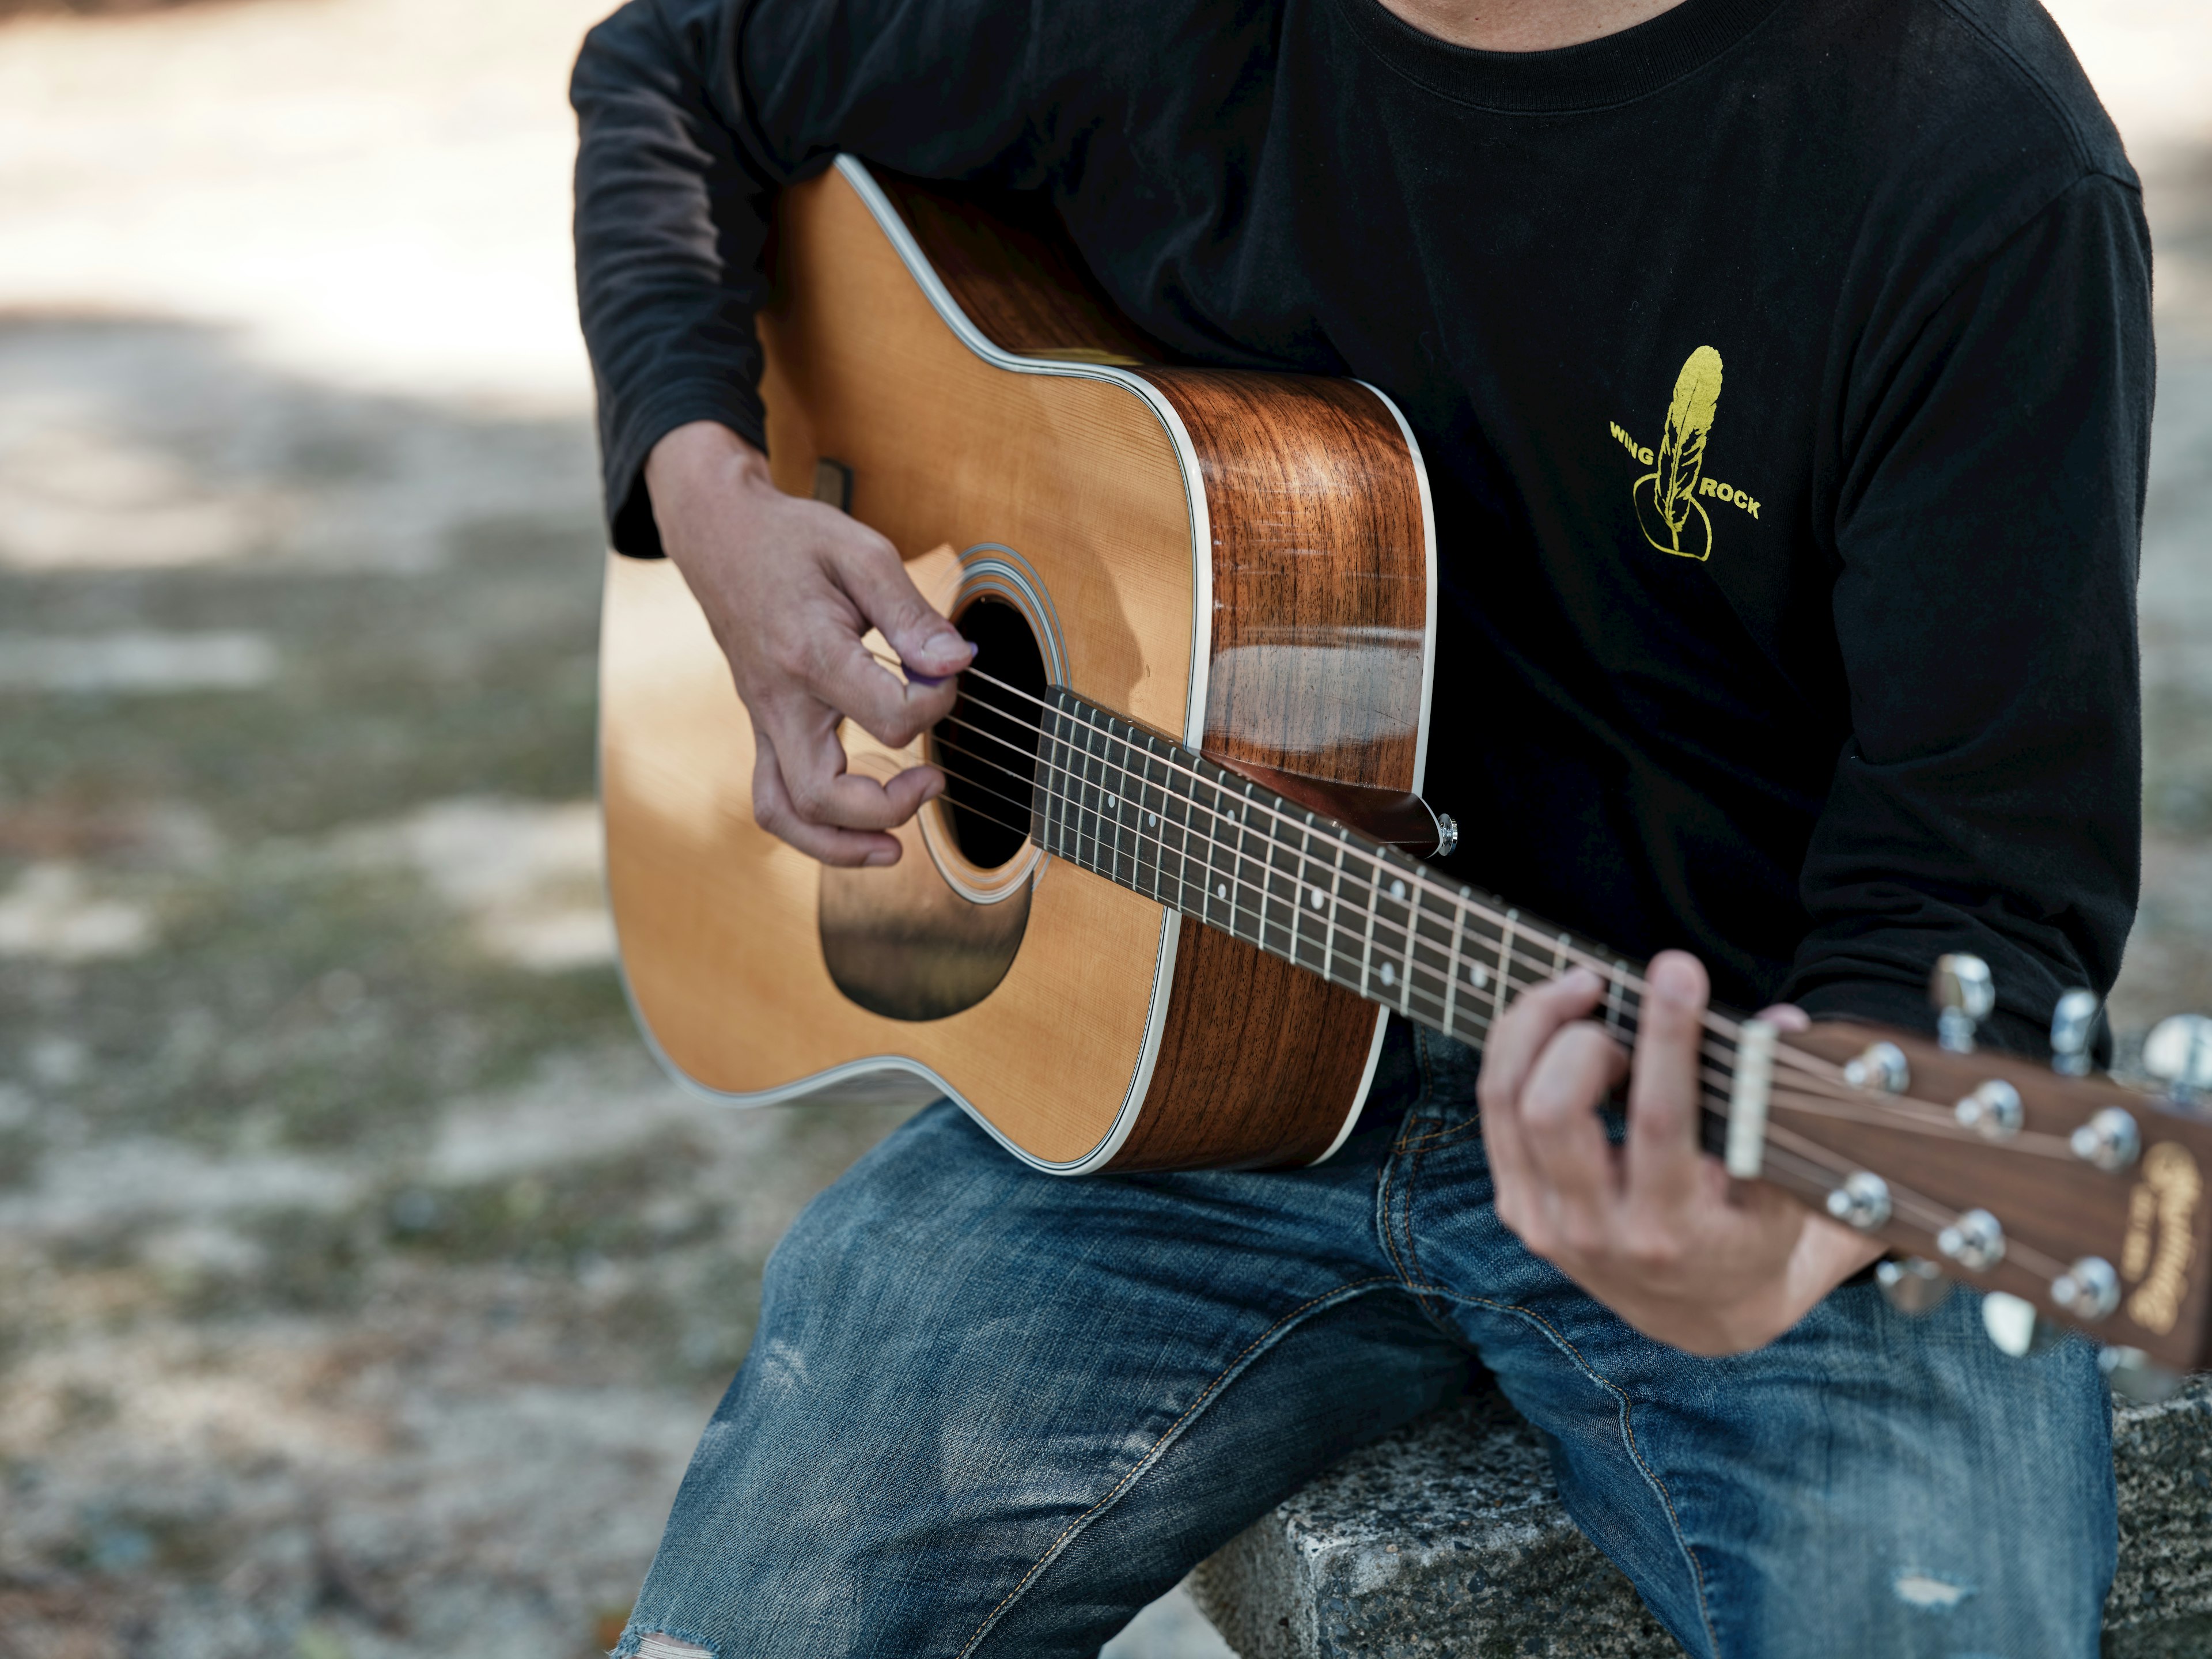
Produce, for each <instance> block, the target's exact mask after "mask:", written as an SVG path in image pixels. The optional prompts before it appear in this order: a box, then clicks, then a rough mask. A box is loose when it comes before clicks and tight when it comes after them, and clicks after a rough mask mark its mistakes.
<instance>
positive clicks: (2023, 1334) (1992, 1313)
mask: <svg viewBox="0 0 2212 1659" xmlns="http://www.w3.org/2000/svg"><path fill="white" fill-rule="evenodd" d="M1982 1328H1983V1329H1984V1331H1986V1332H1988V1333H1989V1338H1990V1341H1992V1342H1994V1343H1996V1346H1998V1347H1999V1348H2000V1349H2002V1351H2003V1352H2006V1353H2008V1354H2010V1355H2011V1356H2012V1357H2013V1358H2015V1359H2025V1358H2027V1357H2028V1355H2030V1354H2032V1353H2040V1352H2043V1350H2044V1349H2045V1348H2047V1347H2049V1346H2051V1344H2052V1343H2054V1342H2056V1341H2057V1340H2058V1339H2059V1337H2060V1336H2061V1335H2063V1332H2061V1331H2060V1329H2059V1328H2058V1327H2057V1326H2056V1325H2054V1324H2052V1323H2051V1322H2050V1321H2049V1320H2047V1319H2045V1317H2044V1316H2042V1315H2041V1314H2039V1313H2038V1312H2036V1310H2035V1304H2033V1302H2029V1301H2027V1300H2025V1299H2024V1298H2022V1297H2017V1296H2008V1295H2007V1294H2006V1293H2005V1292H2004V1291H1990V1292H1989V1293H1988V1294H1987V1295H1985V1296H1984V1297H1982Z"/></svg>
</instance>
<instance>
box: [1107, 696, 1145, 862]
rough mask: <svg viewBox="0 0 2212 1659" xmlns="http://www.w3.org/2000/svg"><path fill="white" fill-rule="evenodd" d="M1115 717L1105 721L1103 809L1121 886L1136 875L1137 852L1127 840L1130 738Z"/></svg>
mask: <svg viewBox="0 0 2212 1659" xmlns="http://www.w3.org/2000/svg"><path fill="white" fill-rule="evenodd" d="M1119 725H1120V722H1119V721H1118V720H1110V719H1109V720H1108V721H1107V722H1106V756H1105V758H1106V759H1107V761H1108V762H1109V767H1108V770H1107V774H1106V778H1105V784H1106V811H1107V814H1108V817H1109V820H1110V821H1111V823H1113V825H1114V879H1115V881H1117V882H1121V884H1123V885H1125V886H1128V885H1133V884H1135V882H1136V878H1137V852H1136V848H1135V847H1134V846H1133V845H1132V844H1131V842H1130V837H1129V834H1128V828H1129V801H1128V790H1129V739H1128V738H1127V737H1126V736H1124V735H1123V734H1122V733H1121V732H1120V731H1118V730H1117V729H1116V728H1117V727H1118V726H1119ZM1125 859H1126V860H1127V861H1128V866H1129V873H1128V874H1127V876H1126V877H1125V876H1123V875H1122V874H1121V865H1122V861H1123V860H1125Z"/></svg>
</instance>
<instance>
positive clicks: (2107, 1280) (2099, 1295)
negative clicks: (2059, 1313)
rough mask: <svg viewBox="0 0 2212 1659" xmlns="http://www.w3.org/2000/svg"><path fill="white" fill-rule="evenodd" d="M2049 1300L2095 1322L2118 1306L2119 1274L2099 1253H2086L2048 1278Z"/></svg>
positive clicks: (2077, 1315) (2080, 1317) (2069, 1311)
mask: <svg viewBox="0 0 2212 1659" xmlns="http://www.w3.org/2000/svg"><path fill="white" fill-rule="evenodd" d="M2051 1300H2052V1301H2053V1302H2055V1303H2057V1304H2058V1305H2059V1306H2060V1307H2062V1308H2063V1309H2065V1310H2066V1311H2067V1312H2068V1313H2070V1314H2072V1315H2073V1316H2074V1317H2075V1318H2076V1319H2085V1320H2087V1321H2089V1322H2091V1323H2094V1322H2096V1321H2098V1320H2100V1319H2102V1318H2103V1317H2104V1316H2106V1314H2108V1313H2110V1312H2112V1310H2113V1309H2115V1308H2117V1307H2118V1306H2119V1305H2120V1276H2119V1274H2118V1273H2115V1272H2113V1271H2112V1263H2111V1262H2109V1261H2106V1260H2105V1258H2104V1257H2102V1256H2101V1255H2085V1256H2083V1257H2082V1258H2081V1260H2080V1261H2077V1262H2075V1264H2074V1265H2073V1266H2072V1267H2069V1268H2068V1269H2067V1270H2066V1271H2065V1272H2064V1273H2061V1274H2059V1275H2058V1277H2057V1278H2056V1279H2052V1280H2051Z"/></svg>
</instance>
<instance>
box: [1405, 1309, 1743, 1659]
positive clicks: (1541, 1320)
mask: <svg viewBox="0 0 2212 1659" xmlns="http://www.w3.org/2000/svg"><path fill="white" fill-rule="evenodd" d="M1407 1289H1409V1290H1411V1291H1413V1293H1414V1294H1415V1295H1416V1296H1424V1297H1425V1296H1429V1295H1436V1296H1441V1297H1446V1298H1448V1299H1449V1300H1451V1301H1454V1302H1471V1303H1473V1304H1475V1305H1476V1306H1477V1307H1480V1308H1489V1309H1491V1310H1493V1311H1495V1312H1498V1313H1504V1314H1511V1315H1514V1316H1516V1317H1518V1318H1521V1319H1525V1320H1527V1321H1528V1322H1529V1323H1530V1324H1532V1325H1534V1326H1537V1327H1539V1328H1541V1329H1542V1330H1543V1331H1544V1333H1545V1334H1547V1335H1548V1336H1549V1337H1550V1338H1551V1339H1552V1340H1553V1341H1554V1342H1556V1343H1558V1344H1559V1346H1560V1347H1561V1348H1562V1349H1564V1350H1565V1352H1566V1353H1567V1354H1568V1356H1569V1357H1570V1358H1572V1359H1573V1360H1574V1362H1575V1364H1577V1365H1578V1366H1579V1367H1581V1369H1582V1371H1583V1375H1584V1376H1588V1377H1589V1379H1590V1381H1591V1382H1593V1383H1596V1384H1597V1385H1598V1386H1599V1387H1600V1388H1601V1389H1605V1390H1606V1391H1607V1393H1609V1394H1611V1395H1613V1398H1614V1399H1616V1400H1618V1401H1620V1437H1621V1439H1622V1440H1623V1441H1624V1442H1625V1443H1626V1445H1627V1447H1628V1455H1629V1458H1630V1460H1631V1461H1632V1462H1634V1463H1635V1465H1636V1467H1637V1469H1638V1472H1639V1473H1640V1474H1642V1475H1643V1476H1644V1481H1645V1483H1646V1484H1647V1485H1649V1486H1650V1488H1651V1490H1652V1492H1654V1493H1655V1494H1656V1496H1657V1498H1658V1499H1659V1504H1660V1507H1661V1508H1662V1509H1663V1510H1666V1511H1667V1524H1668V1528H1670V1529H1671V1530H1672V1531H1673V1533H1674V1547H1676V1548H1677V1549H1679V1550H1680V1551H1681V1552H1682V1559H1684V1560H1685V1561H1686V1562H1688V1563H1689V1565H1690V1582H1691V1584H1692V1587H1693V1588H1694V1589H1696V1591H1697V1595H1698V1618H1699V1621H1700V1622H1702V1623H1703V1624H1704V1626H1705V1644H1706V1649H1707V1651H1708V1652H1710V1653H1711V1655H1712V1656H1713V1659H1719V1656H1720V1650H1721V1638H1720V1632H1718V1631H1717V1630H1716V1629H1715V1628H1714V1627H1713V1613H1712V1608H1711V1606H1710V1605H1709V1604H1708V1603H1707V1601H1706V1598H1705V1567H1704V1565H1703V1564H1701V1563H1700V1562H1699V1559H1698V1553H1697V1551H1696V1549H1695V1548H1694V1547H1692V1545H1691V1543H1690V1541H1689V1539H1688V1538H1687V1537H1686V1536H1685V1535H1684V1534H1683V1531H1682V1517H1681V1516H1680V1513H1679V1512H1678V1511H1677V1510H1675V1508H1674V1495H1673V1494H1672V1493H1671V1492H1668V1490H1667V1483H1666V1482H1665V1481H1663V1480H1661V1479H1660V1478H1659V1473H1658V1471H1657V1470H1656V1469H1654V1468H1652V1467H1651V1466H1650V1464H1649V1463H1647V1462H1644V1453H1643V1450H1642V1449H1641V1448H1640V1447H1638V1445H1637V1443H1636V1428H1635V1425H1634V1423H1633V1421H1632V1418H1633V1416H1634V1413H1635V1401H1632V1399H1630V1398H1629V1395H1628V1390H1627V1389H1624V1388H1622V1387H1621V1386H1620V1384H1619V1383H1615V1382H1614V1381H1613V1379H1612V1378H1611V1377H1609V1376H1606V1375H1605V1374H1604V1373H1603V1372H1602V1371H1601V1370H1598V1369H1597V1367H1596V1366H1595V1365H1593V1364H1590V1362H1589V1360H1588V1359H1587V1358H1584V1357H1583V1351H1582V1350H1581V1349H1580V1348H1577V1346H1575V1345H1574V1344H1573V1343H1572V1342H1571V1341H1570V1340H1568V1339H1567V1337H1566V1335H1565V1333H1564V1332H1562V1331H1561V1330H1560V1329H1559V1327H1558V1326H1556V1325H1554V1324H1553V1323H1552V1322H1551V1321H1550V1320H1548V1319H1547V1318H1545V1317H1544V1316H1543V1315H1541V1314H1540V1313H1538V1312H1536V1311H1535V1310H1534V1309H1531V1308H1523V1307H1521V1306H1518V1305H1517V1304H1513V1303H1510V1302H1496V1301H1492V1299H1491V1298H1490V1297H1483V1296H1470V1295H1468V1294H1467V1293H1466V1292H1464V1291H1454V1290H1449V1289H1447V1288H1446V1287H1445V1286H1443V1285H1414V1284H1409V1285H1407Z"/></svg>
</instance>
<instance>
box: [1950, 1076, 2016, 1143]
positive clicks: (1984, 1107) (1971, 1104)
mask: <svg viewBox="0 0 2212 1659" xmlns="http://www.w3.org/2000/svg"><path fill="white" fill-rule="evenodd" d="M1953 1111H1954V1114H1955V1115H1956V1116H1957V1117H1958V1120H1959V1121H1960V1123H1961V1124H1963V1125H1965V1126H1966V1127H1967V1128H1969V1129H1972V1131H1973V1132H1974V1133H1976V1134H1978V1135H1979V1136H1981V1137H1982V1138H1983V1139H1984V1140H2010V1139H2012V1138H2013V1137H2014V1136H2015V1135H2016V1134H2018V1133H2020V1129H2021V1124H2023V1123H2025V1122H2027V1109H2025V1108H2024V1107H2022V1106H2021V1103H2020V1091H2019V1090H2017V1089H2015V1088H2014V1087H2013V1086H2012V1085H2011V1084H2009V1083H2006V1082H2003V1081H2002V1080H2001V1079H1996V1078H1991V1079H1990V1080H1989V1081H1988V1082H1987V1083H1984V1084H1983V1085H1981V1086H1980V1087H1979V1088H1978V1089H1976V1090H1975V1091H1974V1092H1973V1093H1972V1094H1970V1095H1968V1096H1967V1097H1966V1098H1965V1099H1963V1100H1961V1101H1960V1103H1958V1105H1957V1106H1955V1107H1954V1108H1953Z"/></svg>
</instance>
